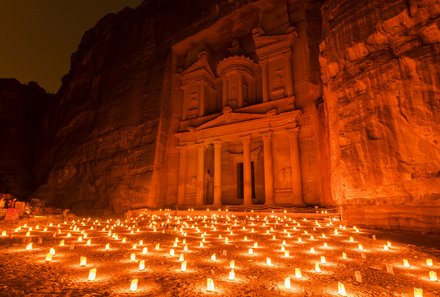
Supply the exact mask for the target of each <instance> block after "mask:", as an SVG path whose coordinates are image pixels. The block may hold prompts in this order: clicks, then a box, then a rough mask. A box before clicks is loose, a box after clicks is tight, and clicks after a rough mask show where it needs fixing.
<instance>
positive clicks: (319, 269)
mask: <svg viewBox="0 0 440 297" xmlns="http://www.w3.org/2000/svg"><path fill="white" fill-rule="evenodd" d="M315 271H316V272H321V268H320V267H319V263H315Z"/></svg>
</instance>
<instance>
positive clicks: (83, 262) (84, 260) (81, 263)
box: [79, 256, 87, 267]
mask: <svg viewBox="0 0 440 297" xmlns="http://www.w3.org/2000/svg"><path fill="white" fill-rule="evenodd" d="M86 265H87V258H86V257H84V256H81V257H80V258H79V266H80V267H84V266H86Z"/></svg>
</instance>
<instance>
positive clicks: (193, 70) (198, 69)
mask: <svg viewBox="0 0 440 297" xmlns="http://www.w3.org/2000/svg"><path fill="white" fill-rule="evenodd" d="M178 76H179V77H180V78H181V79H182V80H183V81H184V82H185V81H187V80H191V79H194V78H197V77H203V78H209V79H210V80H212V79H214V77H215V75H214V73H213V72H212V69H211V66H210V65H209V62H208V53H207V52H206V51H202V52H200V53H199V55H198V60H197V61H196V62H194V63H193V64H192V65H191V66H189V67H188V68H186V69H185V70H183V71H182V72H180V73H179V74H178Z"/></svg>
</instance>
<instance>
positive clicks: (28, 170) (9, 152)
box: [0, 79, 53, 199]
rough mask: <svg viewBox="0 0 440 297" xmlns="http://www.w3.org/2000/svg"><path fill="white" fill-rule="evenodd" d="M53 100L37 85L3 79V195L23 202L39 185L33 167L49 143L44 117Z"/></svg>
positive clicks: (0, 126) (0, 147)
mask: <svg viewBox="0 0 440 297" xmlns="http://www.w3.org/2000/svg"><path fill="white" fill-rule="evenodd" d="M52 100H53V96H52V95H49V94H47V93H46V92H45V91H44V90H43V89H42V88H41V87H40V86H38V84H37V83H35V82H30V83H28V84H27V85H23V84H21V83H20V82H19V81H17V80H16V79H0V193H9V194H12V195H14V196H16V197H18V198H21V199H22V198H25V197H27V196H29V195H30V194H32V192H33V191H34V190H35V187H36V186H37V185H38V183H37V180H36V174H35V171H34V164H35V162H36V160H38V159H39V158H40V154H41V151H42V144H43V143H44V142H45V141H46V140H47V138H46V135H45V134H44V131H45V130H46V129H45V127H47V122H44V121H43V117H44V115H45V114H46V112H47V107H48V105H49V104H50V102H51V101H52Z"/></svg>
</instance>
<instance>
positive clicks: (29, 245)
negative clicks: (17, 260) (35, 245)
mask: <svg viewBox="0 0 440 297" xmlns="http://www.w3.org/2000/svg"><path fill="white" fill-rule="evenodd" d="M26 250H27V251H30V250H32V242H29V243H28V244H27V245H26Z"/></svg>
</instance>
